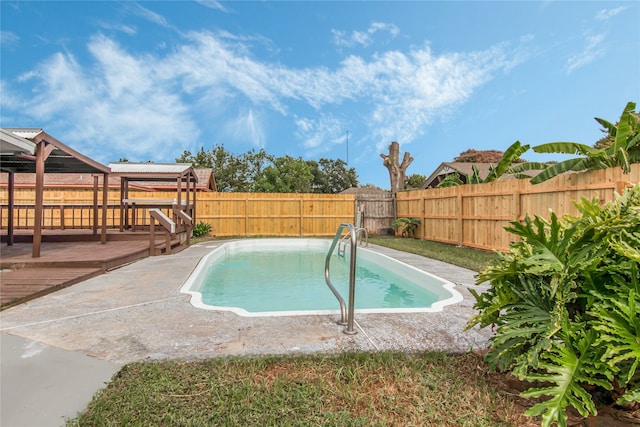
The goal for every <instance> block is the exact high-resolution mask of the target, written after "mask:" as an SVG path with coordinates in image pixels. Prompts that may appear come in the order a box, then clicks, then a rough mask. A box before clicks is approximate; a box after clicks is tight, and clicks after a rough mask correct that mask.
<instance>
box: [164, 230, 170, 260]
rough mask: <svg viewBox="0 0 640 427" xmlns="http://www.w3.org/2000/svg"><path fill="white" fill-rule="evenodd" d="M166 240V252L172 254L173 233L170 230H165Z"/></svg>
mask: <svg viewBox="0 0 640 427" xmlns="http://www.w3.org/2000/svg"><path fill="white" fill-rule="evenodd" d="M164 241H165V251H164V253H165V254H166V255H169V254H171V233H170V232H169V231H166V232H165V238H164Z"/></svg>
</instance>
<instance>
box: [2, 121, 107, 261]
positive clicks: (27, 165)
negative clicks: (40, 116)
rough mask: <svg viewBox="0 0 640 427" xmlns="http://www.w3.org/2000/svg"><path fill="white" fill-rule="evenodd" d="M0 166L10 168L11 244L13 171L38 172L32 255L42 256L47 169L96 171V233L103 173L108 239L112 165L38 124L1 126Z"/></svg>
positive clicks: (104, 236)
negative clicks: (70, 144) (72, 145)
mask: <svg viewBox="0 0 640 427" xmlns="http://www.w3.org/2000/svg"><path fill="white" fill-rule="evenodd" d="M0 140H1V146H0V170H1V171H2V172H8V174H9V180H8V195H9V201H8V202H9V203H8V204H9V209H8V211H9V212H8V214H9V215H8V219H9V221H8V225H7V231H8V244H9V245H12V244H13V205H14V182H15V180H14V174H15V173H35V174H36V186H35V193H36V194H35V214H34V228H33V249H32V256H33V257H34V258H37V257H39V256H40V246H41V243H42V216H43V215H42V211H43V202H44V174H45V173H89V174H94V182H93V192H94V195H93V199H94V224H93V231H94V234H96V233H97V228H98V224H97V218H98V215H97V212H98V177H99V175H102V176H103V178H102V184H103V185H102V224H101V237H100V242H101V243H106V241H107V212H106V209H107V196H108V187H109V186H108V178H109V173H110V172H111V171H110V169H109V168H108V167H107V166H105V165H103V164H101V163H98V162H96V161H95V160H92V159H90V158H89V157H87V156H84V155H83V154H80V153H79V152H77V151H76V150H74V149H72V148H71V147H68V146H66V145H65V144H63V143H62V142H60V141H58V140H57V139H56V138H54V137H52V136H51V135H49V134H47V133H46V132H45V131H44V130H42V129H38V128H0Z"/></svg>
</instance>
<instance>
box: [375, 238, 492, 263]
mask: <svg viewBox="0 0 640 427" xmlns="http://www.w3.org/2000/svg"><path fill="white" fill-rule="evenodd" d="M369 242H370V243H374V244H376V245H380V246H385V247H388V248H392V249H397V250H399V251H403V252H409V253H412V254H416V255H422V256H424V257H427V258H431V259H437V260H438V261H444V262H448V263H449V264H453V265H457V266H459V267H464V268H468V269H469V270H473V271H480V270H482V269H484V268H485V267H486V266H487V265H488V264H489V263H490V262H491V261H492V260H494V259H496V258H497V255H496V253H495V252H491V251H485V250H482V249H473V248H466V247H464V246H455V245H450V244H447V243H439V242H431V241H428V240H419V239H408V238H401V237H377V236H371V237H369Z"/></svg>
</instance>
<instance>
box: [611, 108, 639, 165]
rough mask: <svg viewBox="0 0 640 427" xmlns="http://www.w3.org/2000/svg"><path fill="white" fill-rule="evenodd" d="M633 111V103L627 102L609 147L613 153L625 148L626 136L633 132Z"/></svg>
mask: <svg viewBox="0 0 640 427" xmlns="http://www.w3.org/2000/svg"><path fill="white" fill-rule="evenodd" d="M635 109H636V104H635V102H628V103H627V105H626V106H625V107H624V110H623V111H622V114H621V115H620V120H619V121H618V126H617V129H616V134H615V140H614V142H613V145H612V146H611V147H610V149H611V150H612V151H613V152H617V151H618V150H620V149H626V148H627V136H628V135H629V133H630V132H632V131H633V130H634V129H633V126H634V121H635V115H634V114H633V112H634V111H635ZM632 116H634V117H632ZM612 136H614V135H612ZM625 173H629V172H625Z"/></svg>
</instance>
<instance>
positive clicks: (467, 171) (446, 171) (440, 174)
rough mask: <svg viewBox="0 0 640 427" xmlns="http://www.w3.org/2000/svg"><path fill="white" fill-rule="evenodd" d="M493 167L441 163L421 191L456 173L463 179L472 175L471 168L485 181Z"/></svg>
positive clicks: (510, 176)
mask: <svg viewBox="0 0 640 427" xmlns="http://www.w3.org/2000/svg"><path fill="white" fill-rule="evenodd" d="M492 165H493V166H495V163H468V162H443V163H440V165H439V166H438V167H437V168H436V170H435V171H433V173H432V174H431V175H429V177H428V178H427V180H426V181H425V183H424V184H423V185H422V187H420V188H422V189H425V188H432V187H435V186H437V185H438V184H439V183H440V182H442V180H443V179H444V178H445V177H446V176H448V175H451V174H454V173H456V172H457V173H458V174H460V176H461V177H462V178H463V180H464V179H465V177H466V176H468V175H472V174H473V166H475V167H476V168H478V173H479V174H480V178H481V179H485V178H486V177H487V176H488V175H489V171H490V167H491V166H492ZM538 173H540V171H539V170H530V171H524V172H522V175H527V176H530V177H532V178H533V177H534V176H536V175H537V174H538ZM500 179H502V180H506V179H515V177H514V176H513V175H511V174H508V175H503V176H502V177H501V178H500Z"/></svg>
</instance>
